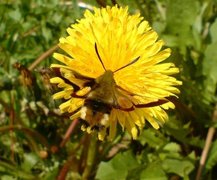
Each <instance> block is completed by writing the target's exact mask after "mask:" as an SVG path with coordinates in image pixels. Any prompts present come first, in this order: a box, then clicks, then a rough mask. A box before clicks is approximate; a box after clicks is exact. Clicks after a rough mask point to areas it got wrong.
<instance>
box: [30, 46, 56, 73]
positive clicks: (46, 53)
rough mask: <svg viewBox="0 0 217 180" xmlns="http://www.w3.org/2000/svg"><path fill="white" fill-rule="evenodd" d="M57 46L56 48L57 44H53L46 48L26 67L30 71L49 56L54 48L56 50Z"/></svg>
mask: <svg viewBox="0 0 217 180" xmlns="http://www.w3.org/2000/svg"><path fill="white" fill-rule="evenodd" d="M57 48H58V45H55V46H53V47H51V48H50V49H48V50H47V51H45V52H44V53H43V54H41V55H40V56H39V57H38V58H37V59H36V60H35V61H34V62H33V63H32V64H31V65H30V66H29V68H28V69H29V70H30V71H32V70H33V69H34V68H35V67H36V66H37V65H38V64H39V63H40V62H41V61H43V60H44V59H45V58H47V57H48V56H50V55H51V54H52V53H53V52H54V51H55V50H57Z"/></svg>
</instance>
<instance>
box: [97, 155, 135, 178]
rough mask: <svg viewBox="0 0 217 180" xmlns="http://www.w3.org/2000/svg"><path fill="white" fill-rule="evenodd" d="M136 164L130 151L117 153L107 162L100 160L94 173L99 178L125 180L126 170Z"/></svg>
mask: <svg viewBox="0 0 217 180" xmlns="http://www.w3.org/2000/svg"><path fill="white" fill-rule="evenodd" d="M137 166H138V162H137V161H136V159H135V157H134V156H133V155H132V153H131V152H130V151H127V152H124V153H119V154H118V155H116V156H115V157H114V158H113V159H112V160H110V161H109V162H101V163H100V165H99V169H98V171H97V174H96V179H100V180H125V179H126V177H127V175H128V172H129V171H130V170H132V169H134V168H135V167H137Z"/></svg>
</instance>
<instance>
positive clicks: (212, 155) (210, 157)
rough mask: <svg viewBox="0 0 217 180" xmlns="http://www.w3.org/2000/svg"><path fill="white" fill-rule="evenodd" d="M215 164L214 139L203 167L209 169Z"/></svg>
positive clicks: (215, 144)
mask: <svg viewBox="0 0 217 180" xmlns="http://www.w3.org/2000/svg"><path fill="white" fill-rule="evenodd" d="M216 164H217V140H215V141H214V142H213V144H212V146H211V149H210V151H209V155H208V158H207V161H206V165H205V168H206V169H207V170H210V169H212V167H213V166H215V165H216Z"/></svg>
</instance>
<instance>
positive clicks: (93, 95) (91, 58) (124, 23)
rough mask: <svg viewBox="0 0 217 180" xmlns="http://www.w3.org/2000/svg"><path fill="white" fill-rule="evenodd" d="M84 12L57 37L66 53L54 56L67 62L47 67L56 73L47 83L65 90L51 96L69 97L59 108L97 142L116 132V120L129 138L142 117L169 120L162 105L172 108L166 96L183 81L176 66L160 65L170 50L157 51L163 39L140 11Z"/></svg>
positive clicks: (154, 121) (152, 121) (140, 125)
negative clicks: (131, 13) (178, 79)
mask: <svg viewBox="0 0 217 180" xmlns="http://www.w3.org/2000/svg"><path fill="white" fill-rule="evenodd" d="M84 16H85V18H83V19H81V20H78V23H76V24H74V25H72V28H69V29H68V30H67V31H68V33H69V36H68V37H66V38H61V39H60V43H59V47H60V48H61V49H63V50H64V51H65V52H66V53H67V54H68V55H69V56H70V57H69V56H67V55H63V54H59V53H55V54H54V57H55V58H56V59H57V60H59V61H60V62H62V63H64V64H65V65H60V64H52V65H51V67H52V68H53V69H54V71H55V72H56V77H54V78H52V79H50V81H51V83H54V84H57V85H58V87H59V88H62V89H63V90H62V91H60V92H58V93H56V94H54V96H53V97H54V99H59V98H64V99H66V100H67V101H66V102H64V103H62V104H61V105H60V109H61V111H62V112H69V113H71V114H72V115H71V119H75V118H78V119H80V120H81V121H82V122H83V126H82V129H83V130H86V131H87V132H89V133H91V132H93V131H97V132H98V137H99V139H101V140H102V139H104V137H105V136H106V135H108V138H109V139H112V138H113V137H114V136H115V134H116V126H117V123H119V124H120V125H121V126H122V129H125V128H126V129H127V131H128V132H129V133H130V134H131V135H132V137H133V138H136V137H137V134H138V132H139V130H140V129H142V128H143V127H144V125H145V121H146V120H147V121H148V122H150V124H151V125H152V126H153V127H154V128H156V129H157V128H159V125H161V124H163V123H164V122H165V120H166V119H167V114H166V112H165V111H164V109H168V108H174V105H173V103H172V102H170V96H176V94H177V93H179V90H178V89H177V88H176V87H174V86H176V85H180V84H181V82H180V81H177V80H176V79H175V78H174V77H171V76H170V75H172V74H175V73H178V71H179V70H178V68H176V67H175V66H174V64H173V63H161V62H162V61H163V60H165V59H166V58H167V57H169V55H170V49H164V50H162V51H160V49H161V48H162V46H163V41H162V40H157V39H158V36H157V33H156V32H155V31H153V30H152V29H151V28H150V26H149V25H148V23H147V21H142V18H141V17H140V15H139V14H136V15H128V8H118V7H117V6H115V7H106V8H102V9H98V8H95V10H94V14H92V13H91V12H90V11H86V12H85V15H84Z"/></svg>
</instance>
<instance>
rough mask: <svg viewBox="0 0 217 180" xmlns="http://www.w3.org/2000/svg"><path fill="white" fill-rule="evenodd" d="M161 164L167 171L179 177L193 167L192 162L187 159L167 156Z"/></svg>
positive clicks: (183, 175) (186, 173)
mask: <svg viewBox="0 0 217 180" xmlns="http://www.w3.org/2000/svg"><path fill="white" fill-rule="evenodd" d="M162 166H163V169H164V170H165V171H166V172H167V173H175V174H177V175H179V176H181V177H185V176H186V175H188V174H189V173H190V172H191V171H192V170H193V169H194V164H193V163H192V162H191V161H190V160H188V159H172V158H167V159H165V160H164V161H163V164H162Z"/></svg>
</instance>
